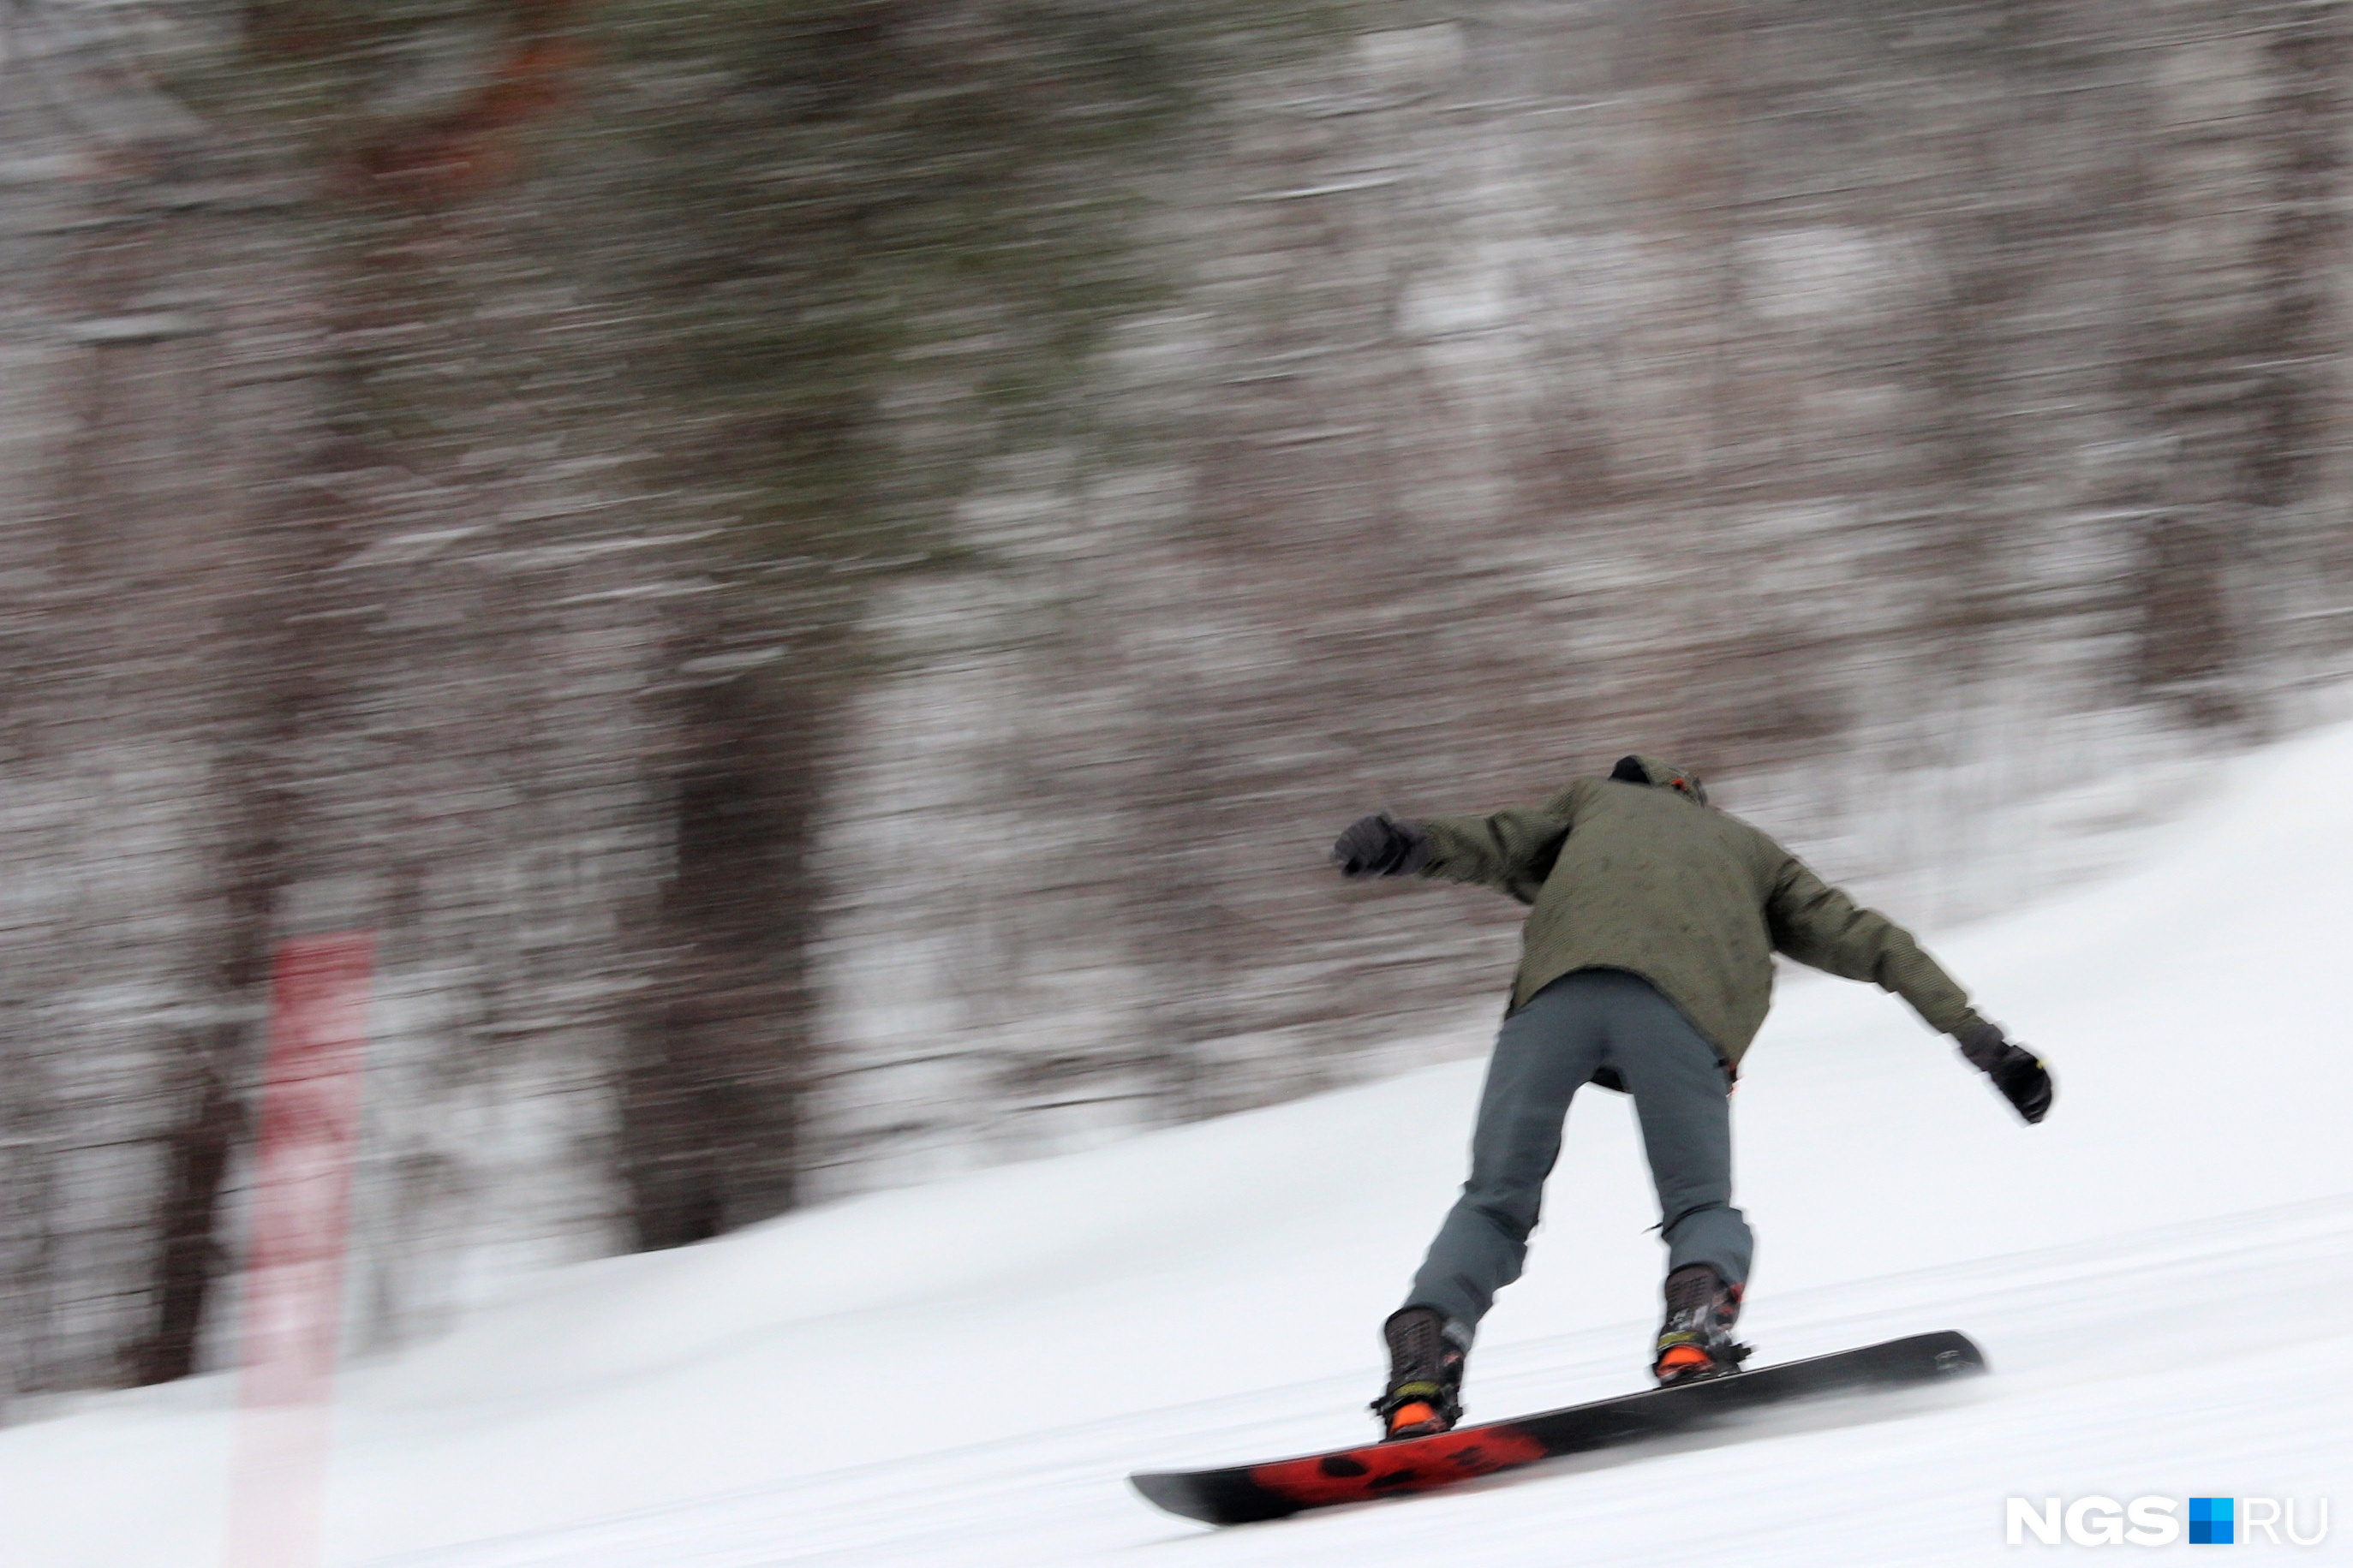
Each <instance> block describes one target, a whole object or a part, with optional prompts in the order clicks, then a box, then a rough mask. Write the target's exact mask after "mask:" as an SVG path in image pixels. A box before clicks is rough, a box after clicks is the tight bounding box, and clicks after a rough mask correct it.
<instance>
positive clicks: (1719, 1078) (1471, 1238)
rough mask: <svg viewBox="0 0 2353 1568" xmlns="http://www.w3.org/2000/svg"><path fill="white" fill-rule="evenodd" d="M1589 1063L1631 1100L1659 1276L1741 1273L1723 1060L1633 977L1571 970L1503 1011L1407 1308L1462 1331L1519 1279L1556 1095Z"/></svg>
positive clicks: (1554, 1132)
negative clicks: (1453, 1177) (1699, 1269)
mask: <svg viewBox="0 0 2353 1568" xmlns="http://www.w3.org/2000/svg"><path fill="white" fill-rule="evenodd" d="M1602 1067H1609V1068H1615V1069H1616V1071H1617V1073H1618V1076H1619V1078H1620V1080H1622V1081H1623V1082H1624V1084H1625V1086H1626V1089H1627V1091H1628V1092H1629V1093H1630V1094H1631V1095H1632V1096H1633V1097H1634V1110H1635V1114H1636V1115H1637V1116H1638V1117H1639V1118H1640V1119H1641V1124H1642V1144H1643V1147H1644V1148H1645V1149H1646V1150H1647V1151H1648V1152H1649V1153H1650V1156H1651V1181H1652V1182H1653V1183H1654V1184H1656V1185H1657V1187H1658V1192H1659V1215H1660V1226H1661V1229H1662V1233H1663V1234H1664V1237H1665V1239H1666V1243H1667V1268H1668V1271H1669V1272H1670V1273H1672V1271H1673V1270H1675V1269H1677V1268H1682V1267H1683V1265H1685V1264H1687V1263H1708V1264H1713V1265H1715V1271H1716V1272H1717V1273H1718V1274H1720V1275H1722V1276H1723V1277H1724V1279H1725V1280H1726V1281H1727V1282H1729V1283H1732V1284H1735V1285H1737V1284H1740V1283H1742V1282H1743V1281H1745V1280H1746V1279H1747V1278H1748V1260H1749V1257H1750V1254H1751V1253H1752V1252H1753V1251H1754V1250H1755V1247H1756V1241H1755V1238H1754V1237H1751V1236H1750V1235H1749V1232H1748V1222H1747V1221H1746V1219H1744V1218H1742V1217H1741V1214H1740V1211H1739V1210H1738V1209H1736V1208H1734V1207H1733V1206H1732V1111H1731V1106H1730V1105H1729V1104H1728V1103H1727V1101H1726V1098H1725V1097H1726V1096H1727V1095H1729V1094H1730V1092H1731V1081H1730V1079H1729V1077H1728V1075H1727V1074H1726V1073H1725V1069H1724V1060H1723V1058H1721V1057H1718V1056H1717V1055H1716V1054H1715V1047H1713V1046H1710V1045H1709V1044H1708V1043H1707V1041H1706V1040H1705V1039H1704V1038H1702V1037H1701V1036H1700V1033H1699V1031H1698V1030H1697V1029H1694V1028H1693V1027H1692V1026H1691V1022H1690V1020H1689V1019H1687V1018H1685V1017H1684V1016H1683V1014H1682V1013H1681V1012H1680V1011H1679V1010H1677V1008H1676V1007H1675V1005H1674V1004H1673V1003H1672V1002H1670V1001H1668V1000H1667V999H1666V998H1665V997H1664V996H1662V995H1661V994H1659V993H1658V992H1657V991H1656V990H1655V989H1653V988H1652V986H1651V983H1650V982H1649V981H1647V980H1644V979H1643V978H1642V977H1641V975H1639V974H1633V973H1628V972H1627V971H1625V970H1622V969H1580V970H1577V972H1575V973H1570V974H1564V975H1563V976H1561V977H1560V978H1559V979H1558V980H1556V981H1554V982H1553V983H1552V984H1549V985H1547V986H1546V987H1545V988H1544V989H1543V990H1542V991H1539V992H1537V993H1536V994H1535V997H1534V998H1533V999H1532V1000H1531V1001H1530V1002H1529V1003H1528V1005H1526V1006H1525V1007H1523V1008H1521V1009H1520V1010H1519V1011H1518V1012H1516V1013H1514V1014H1513V1015H1512V1016H1510V1017H1508V1018H1506V1019H1504V1028H1503V1033H1502V1034H1501V1035H1500V1036H1499V1037H1497V1039H1496V1041H1495V1055H1494V1058H1493V1059H1492V1060H1491V1061H1490V1062H1489V1063H1488V1064H1487V1085H1486V1088H1485V1089H1482V1091H1481V1093H1480V1097H1479V1125H1478V1130H1477V1131H1475V1132H1473V1133H1472V1139H1471V1179H1470V1180H1469V1181H1467V1182H1465V1183H1464V1184H1462V1196H1461V1199H1459V1200H1458V1201H1457V1202H1456V1203H1455V1205H1454V1207H1453V1210H1452V1211H1451V1213H1449V1214H1448V1215H1447V1216H1446V1223H1445V1224H1444V1225H1443V1226H1440V1227H1439V1232H1438V1239H1437V1240H1436V1241H1433V1242H1431V1243H1430V1256H1429V1258H1426V1259H1425V1260H1424V1261H1423V1263H1422V1266H1421V1272H1420V1273H1419V1274H1417V1275H1415V1276H1414V1279H1413V1290H1412V1293H1411V1294H1410V1295H1409V1296H1408V1297H1407V1298H1406V1305H1407V1306H1409V1307H1434V1308H1436V1309H1437V1310H1439V1312H1440V1313H1441V1314H1442V1315H1443V1316H1445V1317H1446V1318H1447V1319H1448V1320H1450V1321H1453V1322H1458V1323H1461V1325H1462V1326H1463V1329H1464V1331H1468V1330H1470V1329H1473V1328H1476V1327H1477V1326H1478V1322H1479V1320H1480V1319H1481V1318H1482V1317H1484V1316H1486V1313H1487V1309H1488V1308H1489V1307H1491V1306H1493V1304H1494V1300H1495V1292H1496V1291H1498V1290H1500V1289H1503V1288H1504V1286H1506V1285H1508V1284H1510V1283H1511V1282H1512V1281H1513V1280H1514V1279H1518V1278H1519V1277H1520V1267H1521V1265H1522V1263H1523V1262H1525V1260H1526V1258H1527V1252H1528V1232H1529V1231H1531V1230H1533V1229H1535V1223H1536V1212H1537V1207H1538V1205H1539V1204H1540V1202H1541V1201H1542V1199H1543V1196H1544V1184H1545V1178H1546V1176H1548V1175H1550V1174H1551V1173H1552V1167H1553V1162H1554V1161H1555V1160H1556V1159H1558V1158H1559V1157H1560V1136H1561V1125H1562V1123H1563V1121H1565V1120H1566V1119H1567V1115H1568V1102H1569V1099H1570V1097H1571V1096H1573V1095H1575V1094H1576V1093H1577V1089H1578V1087H1579V1086H1580V1085H1582V1084H1584V1083H1586V1082H1588V1081H1589V1080H1590V1079H1592V1077H1593V1074H1594V1071H1595V1069H1597V1068H1602Z"/></svg>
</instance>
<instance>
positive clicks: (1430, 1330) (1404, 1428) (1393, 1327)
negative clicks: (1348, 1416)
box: [1373, 1307, 1471, 1442]
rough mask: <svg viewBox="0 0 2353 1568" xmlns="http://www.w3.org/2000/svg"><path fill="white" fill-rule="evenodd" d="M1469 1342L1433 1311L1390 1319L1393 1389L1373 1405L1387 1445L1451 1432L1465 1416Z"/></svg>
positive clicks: (1384, 1333)
mask: <svg viewBox="0 0 2353 1568" xmlns="http://www.w3.org/2000/svg"><path fill="white" fill-rule="evenodd" d="M1470 1337H1471V1336H1470V1335H1469V1333H1468V1332H1466V1331H1464V1330H1463V1329H1462V1328H1461V1326H1460V1325H1459V1324H1454V1323H1450V1322H1448V1321H1445V1320H1444V1319H1443V1318H1440V1316H1439V1315H1438V1314H1437V1313H1436V1312H1435V1311H1432V1310H1430V1308H1428V1307H1406V1308H1403V1309H1401V1310H1398V1311H1395V1312H1392V1313H1390V1314H1389V1320H1388V1322H1386V1323H1383V1324H1382V1325H1381V1338H1383V1339H1385V1340H1387V1341H1388V1345H1389V1385H1388V1391H1387V1392H1385V1393H1384V1394H1382V1395H1381V1396H1380V1397H1379V1398H1378V1399H1376V1400H1374V1401H1373V1412H1374V1414H1375V1415H1378V1416H1379V1417H1380V1418H1381V1430H1382V1440H1383V1441H1384V1442H1396V1441H1398V1439H1400V1438H1404V1437H1427V1436H1430V1435H1431V1434H1432V1433H1437V1432H1446V1431H1451V1430H1452V1428H1453V1426H1454V1423H1455V1422H1456V1421H1458V1420H1460V1419H1461V1415H1462V1398H1461V1394H1462V1363H1463V1360H1464V1358H1465V1357H1466V1355H1467V1354H1468V1352H1469V1341H1470Z"/></svg>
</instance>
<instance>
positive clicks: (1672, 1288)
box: [1651, 1263, 1748, 1388]
mask: <svg viewBox="0 0 2353 1568" xmlns="http://www.w3.org/2000/svg"><path fill="white" fill-rule="evenodd" d="M1739 1317H1740V1287H1739V1286H1737V1285H1726V1284H1725V1282H1724V1278H1723V1276H1721V1275H1719V1274H1718V1273H1716V1271H1715V1269H1714V1268H1710V1267H1709V1266H1708V1265H1706V1264H1704V1263H1692V1264H1686V1265H1685V1266H1684V1267H1683V1268H1678V1269H1676V1270H1675V1271H1674V1272H1673V1273H1672V1274H1670V1275H1668V1276H1667V1317H1666V1321H1664V1322H1662V1323H1661V1324H1660V1325H1659V1347H1658V1351H1657V1352H1656V1353H1655V1354H1654V1355H1653V1356H1652V1357H1651V1375H1652V1376H1653V1377H1656V1378H1657V1379H1658V1380H1659V1386H1661V1387H1662V1388H1666V1387H1671V1386H1672V1385H1673V1384H1679V1383H1698V1382H1700V1381H1702V1380H1703V1379H1705V1378H1711V1377H1723V1376H1725V1375H1726V1374H1727V1373H1736V1372H1738V1371H1739V1370H1740V1363H1742V1362H1744V1361H1746V1360H1747V1359H1748V1347H1747V1346H1746V1345H1744V1344H1741V1343H1740V1342H1737V1341H1736V1340H1735V1339H1734V1338H1733V1337H1732V1325H1733V1324H1734V1323H1735V1322H1736V1321H1738V1319H1739Z"/></svg>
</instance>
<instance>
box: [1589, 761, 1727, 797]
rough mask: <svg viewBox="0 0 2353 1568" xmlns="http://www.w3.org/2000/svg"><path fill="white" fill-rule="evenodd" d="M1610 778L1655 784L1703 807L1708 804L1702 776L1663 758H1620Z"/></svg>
mask: <svg viewBox="0 0 2353 1568" xmlns="http://www.w3.org/2000/svg"><path fill="white" fill-rule="evenodd" d="M1609 776H1610V777H1611V778H1613V779H1618V780H1620V781H1622V782H1624V783H1626V784H1655V785H1657V786H1658V787H1659V788H1661V789H1671V790H1673V791H1674V792H1675V793H1676V794H1677V795H1687V796H1689V797H1690V798H1691V799H1693V800H1695V801H1697V802H1698V803H1699V804H1700V805H1706V804H1707V785H1706V784H1704V783H1703V782H1702V781H1701V779H1700V776H1699V775H1698V774H1697V773H1694V772H1692V771H1691V769H1689V768H1685V767H1678V766H1676V765H1675V764H1674V763H1670V762H1667V761H1665V760H1664V759H1663V758H1660V757H1620V758H1619V759H1618V765H1617V766H1616V767H1615V768H1612V769H1611V770H1610V772H1609Z"/></svg>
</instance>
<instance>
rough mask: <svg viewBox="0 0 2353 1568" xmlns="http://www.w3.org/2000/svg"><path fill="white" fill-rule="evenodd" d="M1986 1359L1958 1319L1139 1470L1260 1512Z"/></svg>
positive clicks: (1208, 1506) (1188, 1491)
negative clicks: (1204, 1466)
mask: <svg viewBox="0 0 2353 1568" xmlns="http://www.w3.org/2000/svg"><path fill="white" fill-rule="evenodd" d="M1985 1370H1986V1363H1985V1355H1984V1352H1981V1351H1979V1350H1978V1347H1977V1346H1976V1345H1975V1344H1973V1343H1971V1342H1970V1341H1969V1339H1968V1336H1967V1335H1965V1334H1957V1333H1954V1332H1951V1331H1946V1332H1942V1333H1934V1334H1915V1335H1914V1336H1912V1337H1911V1338H1909V1339H1902V1340H1890V1341H1888V1342H1886V1343H1884V1344H1877V1345H1870V1346H1866V1347H1864V1348H1863V1349H1861V1350H1852V1351H1840V1352H1835V1353H1833V1354H1831V1355H1823V1356H1815V1357H1813V1358H1812V1359H1810V1360H1808V1361H1794V1362H1787V1363H1783V1364H1781V1365H1779V1366H1768V1367H1760V1368H1758V1369H1757V1371H1755V1372H1743V1373H1734V1374H1733V1375H1731V1376H1729V1377H1720V1378H1714V1379H1711V1380H1709V1381H1707V1382H1704V1383H1694V1384H1679V1385H1677V1386H1674V1387H1672V1388H1658V1389H1652V1390H1650V1391H1649V1392H1647V1393H1642V1394H1627V1395H1625V1396H1623V1397H1621V1398H1618V1399H1604V1400H1600V1401H1599V1402H1597V1403H1595V1404H1591V1405H1570V1406H1568V1407H1567V1408H1566V1409H1561V1410H1549V1411H1546V1412H1545V1413H1544V1414H1542V1415H1525V1416H1522V1417H1520V1418H1519V1419H1518V1420H1515V1421H1497V1422H1493V1423H1491V1424H1489V1425H1486V1426H1462V1427H1458V1428H1456V1429H1455V1430H1453V1431H1451V1432H1440V1433H1439V1434H1437V1435H1436V1436H1429V1437H1415V1438H1410V1439H1408V1440H1406V1441H1404V1442H1399V1443H1370V1444H1366V1446H1364V1447H1359V1448H1342V1449H1337V1450H1335V1451H1334V1452H1332V1453H1328V1454H1309V1455H1305V1456H1303V1457H1302V1458H1295V1459H1277V1460H1274V1461H1272V1462H1271V1463H1268V1464H1263V1465H1240V1466H1235V1467H1233V1468H1229V1469H1218V1470H1166V1471H1151V1472H1145V1473H1141V1474H1137V1475H1132V1476H1130V1477H1128V1478H1127V1479H1128V1482H1129V1484H1130V1485H1132V1486H1134V1488H1135V1489H1136V1490H1137V1491H1139V1492H1141V1493H1142V1494H1144V1496H1145V1499H1146V1500H1149V1501H1150V1502H1152V1503H1153V1504H1154V1505H1155V1506H1156V1507H1159V1508H1163V1509H1166V1510H1168V1511H1169V1512H1170V1513H1174V1514H1181V1515H1183V1516H1184V1517H1185V1518H1187V1519H1198V1520H1200V1521H1203V1522H1204V1523H1208V1524H1249V1523H1253V1522H1256V1521H1260V1520H1267V1519H1283V1518H1287V1517H1289V1516H1290V1515H1292V1514H1294V1513H1300V1512H1303V1511H1304V1510H1308V1509H1313V1508H1329V1507H1331V1506H1332V1505H1334V1504H1335V1503H1345V1502H1364V1501H1366V1500H1370V1499H1373V1498H1379V1497H1398V1496H1402V1495H1405V1494H1408V1493H1411V1492H1424V1491H1430V1490H1431V1489H1434V1488H1438V1487H1444V1486H1451V1485H1452V1484H1454V1483H1455V1482H1457V1481H1466V1480H1470V1479H1473V1478H1474V1477H1478V1476H1488V1475H1493V1474H1494V1473H1495V1472H1496V1471H1498V1470H1508V1469H1514V1468H1517V1467H1519V1466H1522V1465H1532V1464H1534V1463H1535V1462H1536V1461H1537V1460H1539V1459H1550V1458H1559V1457H1561V1456H1562V1455H1566V1454H1582V1453H1586V1452H1588V1451H1590V1450H1592V1449H1596V1448H1607V1447H1615V1446H1617V1445H1619V1444H1622V1443H1634V1442H1640V1441H1641V1440H1642V1439H1644V1438H1648V1437H1662V1436H1669V1435H1671V1434H1674V1433H1678V1432H1690V1431H1695V1430H1698V1429H1700V1428H1703V1427H1705V1426H1713V1425H1715V1424H1716V1423H1717V1422H1719V1421H1722V1420H1724V1419H1725V1418H1727V1417H1729V1416H1732V1415H1737V1414H1739V1413H1740V1412H1742V1411H1746V1410H1754V1409H1758V1408H1761V1407H1763V1406H1767V1405H1777V1404H1779V1403H1781V1402H1783V1401H1786V1400H1792V1399H1805V1398H1810V1397H1815V1396H1819V1395H1823V1394H1852V1393H1859V1392H1862V1391H1864V1390H1869V1389H1877V1388H1895V1387H1902V1386H1904V1385H1905V1384H1921V1383H1935V1382H1938V1381H1941V1380H1944V1379H1947V1378H1952V1377H1966V1376H1968V1375H1970V1374H1972V1373H1981V1372H1983V1371H1985Z"/></svg>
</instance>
